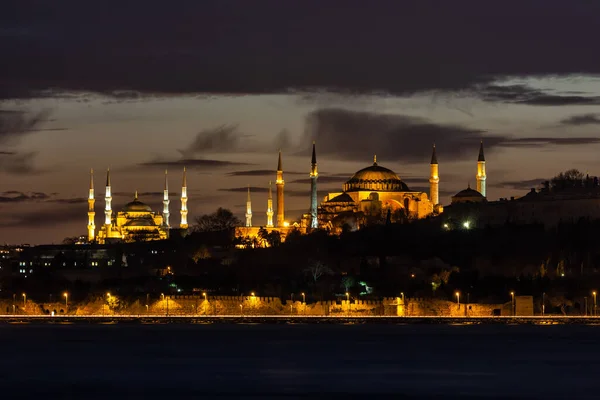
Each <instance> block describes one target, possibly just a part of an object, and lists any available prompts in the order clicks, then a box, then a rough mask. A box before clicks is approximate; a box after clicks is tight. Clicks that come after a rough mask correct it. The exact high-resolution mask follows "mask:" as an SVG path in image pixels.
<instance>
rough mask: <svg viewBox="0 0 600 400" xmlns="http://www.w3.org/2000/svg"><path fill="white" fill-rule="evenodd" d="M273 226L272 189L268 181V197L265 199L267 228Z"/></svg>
mask: <svg viewBox="0 0 600 400" xmlns="http://www.w3.org/2000/svg"><path fill="white" fill-rule="evenodd" d="M272 227H273V191H272V190H271V181H269V198H268V199H267V228H272Z"/></svg>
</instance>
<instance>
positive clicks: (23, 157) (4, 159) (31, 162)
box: [0, 152, 42, 175]
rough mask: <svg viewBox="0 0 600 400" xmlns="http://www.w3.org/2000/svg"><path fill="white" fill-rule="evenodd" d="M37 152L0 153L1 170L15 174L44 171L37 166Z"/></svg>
mask: <svg viewBox="0 0 600 400" xmlns="http://www.w3.org/2000/svg"><path fill="white" fill-rule="evenodd" d="M36 157H37V153H36V152H26V153H19V152H15V153H10V152H7V153H2V154H0V171H3V172H7V173H9V174H14V175H28V174H37V173H41V172H42V171H41V170H39V169H37V168H36V167H35V158H36Z"/></svg>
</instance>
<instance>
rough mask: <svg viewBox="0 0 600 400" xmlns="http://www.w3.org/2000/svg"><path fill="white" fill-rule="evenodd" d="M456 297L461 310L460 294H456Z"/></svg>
mask: <svg viewBox="0 0 600 400" xmlns="http://www.w3.org/2000/svg"><path fill="white" fill-rule="evenodd" d="M454 294H455V295H456V303H457V304H458V308H460V292H456V293H454Z"/></svg>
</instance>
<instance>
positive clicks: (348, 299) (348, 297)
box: [346, 292, 350, 316]
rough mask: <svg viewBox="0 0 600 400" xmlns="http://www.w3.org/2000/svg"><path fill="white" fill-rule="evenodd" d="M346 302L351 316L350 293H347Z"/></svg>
mask: <svg viewBox="0 0 600 400" xmlns="http://www.w3.org/2000/svg"><path fill="white" fill-rule="evenodd" d="M346 301H347V302H348V316H350V292H346Z"/></svg>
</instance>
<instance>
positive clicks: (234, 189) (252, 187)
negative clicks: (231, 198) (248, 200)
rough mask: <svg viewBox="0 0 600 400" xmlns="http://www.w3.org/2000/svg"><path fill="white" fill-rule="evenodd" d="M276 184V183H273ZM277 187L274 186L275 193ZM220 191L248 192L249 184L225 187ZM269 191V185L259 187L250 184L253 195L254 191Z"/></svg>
mask: <svg viewBox="0 0 600 400" xmlns="http://www.w3.org/2000/svg"><path fill="white" fill-rule="evenodd" d="M273 186H275V185H273ZM275 190H276V189H275V187H273V193H275ZM219 191H221V192H234V193H241V192H243V193H247V192H248V186H245V187H235V188H224V189H219ZM268 191H269V188H268V187H258V186H250V194H251V195H252V193H267V192H268Z"/></svg>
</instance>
